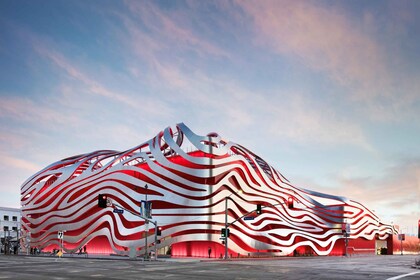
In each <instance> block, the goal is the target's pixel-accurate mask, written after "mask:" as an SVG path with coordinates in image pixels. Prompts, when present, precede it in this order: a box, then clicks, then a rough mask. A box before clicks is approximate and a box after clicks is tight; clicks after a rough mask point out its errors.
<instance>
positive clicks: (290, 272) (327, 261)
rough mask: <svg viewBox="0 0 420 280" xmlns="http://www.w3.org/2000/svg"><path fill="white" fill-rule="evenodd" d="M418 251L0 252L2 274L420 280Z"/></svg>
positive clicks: (35, 277)
mask: <svg viewBox="0 0 420 280" xmlns="http://www.w3.org/2000/svg"><path fill="white" fill-rule="evenodd" d="M416 258H420V256H413V255H411V256H409V255H407V256H400V255H395V256H369V257H367V256H359V257H306V258H305V257H302V258H275V259H245V260H229V261H220V260H210V261H209V260H206V259H202V260H198V259H166V260H162V261H158V262H150V261H146V262H144V261H139V260H136V261H132V260H128V259H125V260H124V259H123V260H121V259H93V258H88V259H86V258H62V259H57V258H53V257H42V256H14V255H12V256H5V255H1V256H0V279H33V280H38V279H125V280H130V279H194V280H196V279H199V280H205V279H220V280H224V279H238V280H239V279H392V280H396V279H404V280H413V279H420V269H416V268H412V267H411V266H412V265H413V264H414V260H415V259H416Z"/></svg>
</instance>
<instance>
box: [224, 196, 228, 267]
mask: <svg viewBox="0 0 420 280" xmlns="http://www.w3.org/2000/svg"><path fill="white" fill-rule="evenodd" d="M228 198H229V196H227V197H225V260H227V259H228V240H229V237H228V231H227V229H228Z"/></svg>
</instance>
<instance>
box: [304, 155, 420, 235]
mask: <svg viewBox="0 0 420 280" xmlns="http://www.w3.org/2000/svg"><path fill="white" fill-rule="evenodd" d="M350 170H351V168H350V169H348V170H343V171H342V172H341V173H338V174H336V175H334V177H333V178H332V179H333V181H335V182H336V183H335V184H336V185H335V186H333V187H326V186H319V185H318V186H317V187H318V189H319V190H320V191H322V192H326V193H335V194H337V195H341V196H345V197H348V198H350V199H352V200H355V201H358V202H360V203H362V204H363V205H365V206H366V207H368V208H370V209H373V210H375V212H376V214H377V215H378V216H379V217H380V218H382V219H383V220H384V221H385V222H391V221H392V222H394V224H399V225H401V226H403V227H406V228H409V229H410V230H411V229H412V226H413V225H415V224H416V223H417V219H418V217H419V216H420V158H409V159H404V160H401V161H399V162H396V163H393V164H392V165H391V166H390V167H388V168H386V169H384V170H383V175H382V176H376V177H357V176H355V175H353V174H352V173H351V172H349V171H350ZM312 183H313V182H312ZM312 183H310V184H312ZM313 184H314V185H316V183H313ZM308 188H312V186H311V187H308Z"/></svg>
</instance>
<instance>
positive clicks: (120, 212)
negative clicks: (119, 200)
mask: <svg viewBox="0 0 420 280" xmlns="http://www.w3.org/2000/svg"><path fill="white" fill-rule="evenodd" d="M113 212H114V213H117V214H123V213H124V210H123V209H117V208H115V209H114V211H113Z"/></svg>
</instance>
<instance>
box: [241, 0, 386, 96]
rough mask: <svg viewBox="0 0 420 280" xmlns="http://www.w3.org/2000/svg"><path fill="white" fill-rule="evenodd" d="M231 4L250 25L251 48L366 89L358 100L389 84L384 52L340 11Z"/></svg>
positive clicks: (288, 4) (294, 4)
mask: <svg viewBox="0 0 420 280" xmlns="http://www.w3.org/2000/svg"><path fill="white" fill-rule="evenodd" d="M237 4H238V5H239V6H241V7H242V8H243V10H244V11H245V12H246V13H247V14H248V15H249V16H250V17H251V18H252V20H253V22H254V28H255V34H256V43H258V44H262V45H264V46H267V47H269V48H270V49H271V50H272V51H274V52H277V53H279V54H286V55H287V54H292V55H294V56H295V57H297V58H299V59H300V61H301V63H303V64H305V65H307V66H308V67H310V68H312V69H314V70H320V71H325V72H326V73H328V75H329V76H330V77H331V78H332V79H334V80H335V81H336V82H338V83H340V84H342V85H346V86H351V87H354V85H356V84H357V85H358V87H362V88H363V89H369V90H363V91H362V92H363V95H374V96H375V95H377V94H384V92H381V91H378V90H377V89H378V87H380V85H385V84H386V81H387V80H389V73H388V71H387V64H386V62H385V61H386V59H385V58H386V56H385V53H384V50H383V49H382V48H381V47H380V45H378V44H377V43H376V42H375V40H373V39H372V37H371V36H369V35H368V34H365V33H364V32H362V30H360V25H359V24H357V23H356V22H354V21H352V20H350V19H349V18H348V17H347V16H346V15H345V13H344V12H343V11H342V10H340V9H338V8H334V7H333V6H328V8H327V7H323V6H322V5H314V4H312V2H308V1H262V2H261V3H259V5H254V4H253V3H252V2H249V1H237ZM372 89H375V90H372ZM359 93H361V92H360V91H359ZM359 97H362V96H359ZM364 97H366V96H364Z"/></svg>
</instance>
